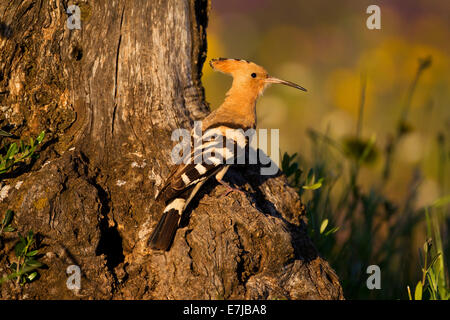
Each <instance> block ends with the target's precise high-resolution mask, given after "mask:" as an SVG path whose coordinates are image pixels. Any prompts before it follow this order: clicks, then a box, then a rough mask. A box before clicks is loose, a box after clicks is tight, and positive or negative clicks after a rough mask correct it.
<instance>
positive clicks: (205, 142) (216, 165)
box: [149, 126, 248, 250]
mask: <svg viewBox="0 0 450 320" xmlns="http://www.w3.org/2000/svg"><path fill="white" fill-rule="evenodd" d="M231 131H232V132H231ZM230 132H231V134H230ZM192 137H193V139H196V138H198V137H196V136H195V133H194V132H193V134H192ZM201 138H202V139H201V141H202V143H201V144H199V145H198V146H197V147H195V148H194V149H193V151H192V152H191V153H190V154H189V155H188V157H189V161H183V163H181V164H179V165H176V166H175V167H174V168H173V169H172V172H171V173H170V174H169V176H168V178H167V179H166V182H165V183H164V185H163V187H162V188H161V190H160V191H159V193H158V194H157V195H156V200H162V201H164V202H165V204H166V207H165V209H164V212H163V215H162V217H161V219H160V220H159V222H158V224H157V226H156V228H155V229H154V231H153V232H152V235H151V236H150V239H149V245H150V247H151V248H152V249H155V250H168V249H169V248H170V245H171V243H172V241H173V238H174V236H175V233H176V231H177V229H178V226H179V223H180V220H181V217H182V215H183V212H184V211H185V209H186V207H187V206H188V205H189V203H190V201H191V200H192V198H193V197H194V196H195V195H196V194H197V192H198V191H199V189H200V188H201V186H202V185H203V184H204V183H205V182H206V181H207V180H208V178H210V177H211V176H213V175H215V176H216V178H217V179H218V180H219V181H221V179H222V178H223V176H224V175H225V173H226V171H227V170H228V168H229V165H230V164H232V163H234V162H235V161H236V160H237V157H240V156H242V155H244V154H245V148H246V147H247V146H248V139H247V138H246V137H245V135H244V131H243V130H242V129H240V130H239V129H230V128H227V127H225V126H219V127H217V128H214V129H210V130H205V133H204V134H203V135H202V137H201ZM192 144H193V143H192ZM191 150H192V149H191ZM200 157H202V158H200ZM184 160H186V159H184ZM238 163H240V162H238Z"/></svg>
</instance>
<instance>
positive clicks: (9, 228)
mask: <svg viewBox="0 0 450 320" xmlns="http://www.w3.org/2000/svg"><path fill="white" fill-rule="evenodd" d="M14 231H16V228H14V227H12V226H7V227H5V228H3V232H14Z"/></svg>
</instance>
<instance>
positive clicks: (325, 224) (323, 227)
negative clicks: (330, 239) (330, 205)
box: [319, 219, 328, 233]
mask: <svg viewBox="0 0 450 320" xmlns="http://www.w3.org/2000/svg"><path fill="white" fill-rule="evenodd" d="M327 225H328V219H325V220H323V221H322V224H321V225H320V231H319V232H320V233H323V232H324V231H325V229H326V228H327Z"/></svg>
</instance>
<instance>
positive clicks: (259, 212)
mask: <svg viewBox="0 0 450 320" xmlns="http://www.w3.org/2000/svg"><path fill="white" fill-rule="evenodd" d="M71 4H76V5H78V6H79V8H80V9H81V29H80V30H77V29H73V30H70V29H69V28H68V25H67V19H68V17H69V16H68V14H67V13H66V11H67V7H68V6H69V5H71ZM208 7H209V3H208V1H207V0H197V1H195V0H153V1H138V0H132V1H125V0H116V1H110V0H99V1H86V0H83V1H73V2H72V1H64V0H25V1H23V0H6V1H2V2H1V3H0V126H1V127H2V128H6V129H8V130H9V131H11V132H13V133H14V134H15V135H17V136H22V137H25V136H35V135H36V133H38V132H39V131H41V130H45V131H46V132H47V136H46V140H45V144H44V145H43V146H42V148H41V151H40V158H39V159H38V160H37V161H36V162H35V163H33V164H32V167H31V168H29V169H30V170H28V172H21V173H20V174H10V175H9V176H7V177H6V178H5V177H3V178H4V179H3V189H2V200H1V202H0V210H1V211H0V212H2V213H3V212H5V210H6V209H8V208H9V209H12V210H14V211H15V213H16V214H15V218H14V223H15V225H16V226H17V228H18V229H19V231H21V232H22V233H24V232H27V231H28V230H30V229H32V230H33V231H34V232H37V233H38V234H39V236H40V239H41V243H40V247H41V249H40V251H41V252H42V253H43V254H44V256H43V257H42V258H41V261H43V262H44V263H45V264H46V265H47V266H48V269H43V270H41V271H40V278H39V279H38V280H36V281H34V282H32V283H30V284H27V285H25V286H23V287H16V286H15V285H14V283H13V282H12V281H10V282H7V283H5V284H3V285H2V286H1V292H0V297H1V298H4V299H7V298H30V299H34V298H39V299H74V298H86V299H90V298H95V299H109V298H114V299H121V298H126V299H203V298H206V299H223V298H225V299H259V298H267V299H279V298H288V299H340V298H342V297H343V294H342V289H341V286H340V284H339V282H338V279H337V276H336V275H335V273H334V271H333V270H332V269H331V268H330V267H329V265H328V263H327V262H325V261H324V260H323V259H322V258H320V257H319V256H318V253H317V251H316V250H315V248H314V246H313V244H312V243H311V241H310V239H309V238H308V237H307V235H306V218H305V211H304V208H303V205H302V204H301V202H300V199H299V197H298V195H297V194H296V192H295V191H294V190H293V189H291V188H290V187H289V186H288V185H287V182H286V179H285V177H284V176H283V175H281V174H279V175H277V176H274V177H269V178H267V177H265V178H264V177H261V176H260V175H259V170H258V167H257V166H247V167H245V168H237V169H234V170H230V173H229V175H228V176H229V177H230V178H229V179H232V181H234V182H235V183H237V184H240V185H242V187H243V188H247V189H248V190H251V191H249V193H248V196H243V195H240V194H233V195H231V196H228V197H220V195H221V194H222V193H223V192H224V191H225V189H224V188H223V187H222V186H218V185H217V184H216V183H215V182H213V181H211V182H209V183H207V184H206V185H205V186H204V190H203V192H202V193H201V194H200V195H199V196H198V197H197V198H196V200H195V201H194V202H193V203H192V206H191V208H192V210H191V212H189V213H188V215H189V216H188V217H186V219H184V221H183V222H182V223H183V224H182V227H181V228H180V229H179V230H178V232H177V234H176V237H175V240H174V243H173V245H172V248H171V250H170V251H168V252H152V251H151V250H149V249H148V247H147V241H148V237H149V235H150V233H151V231H152V230H153V228H154V227H155V225H156V223H157V221H158V219H159V218H160V216H161V214H162V209H163V207H162V204H160V203H156V202H155V201H154V196H155V193H156V192H157V190H158V189H159V187H160V186H161V183H162V182H163V179H164V178H165V177H166V176H167V174H168V172H169V167H170V151H171V148H172V145H173V144H172V141H171V140H170V136H171V132H172V130H173V129H175V128H190V127H191V126H192V125H193V121H194V120H198V119H201V118H203V117H204V116H205V115H206V114H207V113H208V112H209V111H208V107H207V105H206V103H205V102H204V95H203V88H202V85H201V82H200V77H201V70H202V66H203V62H204V59H205V51H206V39H205V32H206V31H205V28H206V24H207V14H208ZM263 178H264V179H263ZM7 240H8V239H7V238H6V240H5V244H6V245H5V247H4V248H3V251H0V253H1V255H2V257H1V260H0V272H1V273H4V272H6V270H7V267H8V264H9V263H10V262H11V261H12V260H13V256H14V253H13V250H12V248H13V245H14V239H9V240H11V241H7ZM70 265H77V266H79V267H80V268H81V272H82V277H81V289H80V290H69V289H68V288H67V286H66V281H67V279H68V275H67V274H66V269H67V267H68V266H70Z"/></svg>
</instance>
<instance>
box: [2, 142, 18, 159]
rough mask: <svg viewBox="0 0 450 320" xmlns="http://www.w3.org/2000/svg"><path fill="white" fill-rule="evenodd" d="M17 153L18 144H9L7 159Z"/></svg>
mask: <svg viewBox="0 0 450 320" xmlns="http://www.w3.org/2000/svg"><path fill="white" fill-rule="evenodd" d="M16 153H17V144H16V143H15V142H14V143H11V145H10V146H9V149H8V152H7V153H6V156H5V159H6V160H8V159H12V158H13V157H14V156H15V155H16Z"/></svg>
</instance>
